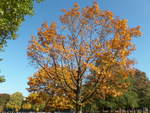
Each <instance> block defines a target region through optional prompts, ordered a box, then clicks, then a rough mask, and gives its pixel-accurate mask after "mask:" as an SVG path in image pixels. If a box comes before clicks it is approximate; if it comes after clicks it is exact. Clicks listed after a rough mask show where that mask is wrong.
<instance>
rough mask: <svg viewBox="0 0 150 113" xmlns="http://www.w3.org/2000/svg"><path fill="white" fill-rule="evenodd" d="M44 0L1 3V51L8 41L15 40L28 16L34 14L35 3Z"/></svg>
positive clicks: (3, 0)
mask: <svg viewBox="0 0 150 113" xmlns="http://www.w3.org/2000/svg"><path fill="white" fill-rule="evenodd" d="M41 1H42V0H1V1H0V49H2V48H3V46H4V45H5V44H6V42H7V40H8V39H15V38H16V36H17V35H16V32H17V30H18V28H19V26H20V25H21V23H22V22H23V21H24V20H25V16H26V15H32V14H33V12H34V3H35V2H41Z"/></svg>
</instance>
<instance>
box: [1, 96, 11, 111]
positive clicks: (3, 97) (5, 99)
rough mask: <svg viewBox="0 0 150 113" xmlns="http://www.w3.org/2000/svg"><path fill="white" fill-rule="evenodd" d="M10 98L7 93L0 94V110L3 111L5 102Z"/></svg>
mask: <svg viewBox="0 0 150 113" xmlns="http://www.w3.org/2000/svg"><path fill="white" fill-rule="evenodd" d="M9 99H10V95H9V94H0V112H3V111H4V110H5V108H6V104H7V102H8V101H9Z"/></svg>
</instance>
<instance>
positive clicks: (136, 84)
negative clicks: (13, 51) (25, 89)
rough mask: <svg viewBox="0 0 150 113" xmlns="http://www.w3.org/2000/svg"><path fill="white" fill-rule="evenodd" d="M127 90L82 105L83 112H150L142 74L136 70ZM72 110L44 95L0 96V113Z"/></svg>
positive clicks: (147, 82) (63, 101) (148, 92)
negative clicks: (9, 112)
mask: <svg viewBox="0 0 150 113" xmlns="http://www.w3.org/2000/svg"><path fill="white" fill-rule="evenodd" d="M128 81H129V83H130V86H129V87H128V89H127V91H126V92H125V93H124V94H123V95H122V96H117V97H113V96H110V95H108V96H106V97H105V98H101V99H99V97H94V98H93V100H91V102H90V103H87V104H85V105H84V107H83V108H82V109H83V112H86V113H95V112H100V113H103V112H104V111H105V112H106V111H107V112H108V113H111V112H113V113H114V112H115V111H119V112H120V113H123V112H127V113H130V112H132V113H133V112H134V113H137V112H141V113H144V111H145V109H146V110H147V112H149V110H150V80H149V79H148V78H147V76H146V74H145V73H144V72H141V71H140V70H136V73H135V75H132V76H131V77H129V78H128ZM70 110H73V109H72V108H71V107H70V106H69V105H67V100H66V99H64V98H63V97H59V96H57V97H53V96H52V95H48V94H47V93H44V92H42V93H31V94H29V96H27V97H24V96H23V94H22V93H20V92H16V93H14V94H12V95H10V94H0V112H7V111H14V112H18V111H20V112H29V111H34V112H39V111H40V112H42V111H43V112H54V111H70Z"/></svg>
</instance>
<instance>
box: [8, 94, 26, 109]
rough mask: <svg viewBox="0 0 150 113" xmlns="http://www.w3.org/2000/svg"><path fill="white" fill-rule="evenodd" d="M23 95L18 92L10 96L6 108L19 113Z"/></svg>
mask: <svg viewBox="0 0 150 113" xmlns="http://www.w3.org/2000/svg"><path fill="white" fill-rule="evenodd" d="M23 98H24V97H23V95H22V93H20V92H16V93H14V94H12V95H11V96H10V100H9V102H8V103H7V104H6V108H7V109H8V110H11V111H19V110H20V109H21V105H22V102H23Z"/></svg>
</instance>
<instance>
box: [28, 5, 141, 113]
mask: <svg viewBox="0 0 150 113" xmlns="http://www.w3.org/2000/svg"><path fill="white" fill-rule="evenodd" d="M63 12H64V15H62V16H61V17H60V22H61V24H59V25H60V26H61V25H62V26H61V27H57V24H56V23H55V22H53V23H52V24H51V25H50V26H49V25H48V24H47V23H44V24H43V25H42V27H41V28H39V31H38V35H37V37H36V36H33V37H32V40H31V41H30V44H29V47H28V56H29V57H30V58H31V61H32V62H33V63H34V64H37V65H38V66H40V68H41V69H40V70H42V71H45V73H47V75H45V76H48V77H49V78H47V79H45V78H44V79H43V84H39V85H38V83H37V82H35V84H33V83H31V84H30V81H29V86H30V88H29V90H30V91H34V92H40V91H42V90H43V89H44V88H45V87H44V86H48V85H47V84H50V86H51V87H48V88H47V89H50V90H49V93H51V92H53V91H54V92H53V93H56V94H57V93H58V92H59V90H60V91H62V93H61V94H62V95H60V94H59V95H60V96H66V97H67V98H68V100H70V101H71V103H72V104H73V105H74V107H75V109H76V113H80V112H82V106H84V105H85V104H86V103H87V102H90V99H91V98H92V97H93V96H94V95H96V94H97V95H98V96H99V98H105V95H113V96H119V95H121V94H122V89H126V88H127V87H128V84H126V83H123V84H122V82H121V80H125V79H126V78H127V77H128V76H129V75H131V73H132V72H133V68H132V64H134V61H133V60H131V59H129V58H128V56H129V55H130V54H131V53H132V51H133V50H135V45H134V44H133V43H132V38H133V37H138V36H141V32H140V30H139V29H140V27H139V26H138V27H135V28H130V27H129V26H128V24H127V20H126V19H119V18H118V17H115V16H114V14H113V13H112V12H111V11H103V10H101V9H100V8H99V5H98V3H94V4H93V5H92V6H88V7H85V8H83V9H81V8H80V7H79V5H78V4H77V3H75V4H74V8H71V9H70V10H68V11H67V10H65V9H64V10H63ZM39 73H40V72H39ZM43 76H44V75H43ZM34 78H36V77H33V79H31V81H32V80H33V81H34ZM37 79H38V78H37ZM39 79H40V80H42V78H39ZM49 79H50V80H49ZM57 83H58V84H57ZM34 86H35V88H34ZM37 86H38V87H39V88H37ZM36 88H37V89H36ZM55 88H56V89H55ZM53 89H55V90H53ZM57 89H58V91H57Z"/></svg>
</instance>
